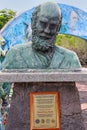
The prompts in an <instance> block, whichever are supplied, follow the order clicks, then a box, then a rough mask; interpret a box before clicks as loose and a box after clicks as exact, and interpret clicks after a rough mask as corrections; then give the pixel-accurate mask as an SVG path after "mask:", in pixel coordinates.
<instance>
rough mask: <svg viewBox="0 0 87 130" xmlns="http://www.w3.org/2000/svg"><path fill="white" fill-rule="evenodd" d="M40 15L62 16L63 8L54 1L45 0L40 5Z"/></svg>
mask: <svg viewBox="0 0 87 130" xmlns="http://www.w3.org/2000/svg"><path fill="white" fill-rule="evenodd" d="M40 15H41V16H45V17H46V16H47V17H58V18H60V17H61V10H60V8H59V7H58V5H57V4H56V3H54V2H45V3H43V4H42V5H41V7H40Z"/></svg>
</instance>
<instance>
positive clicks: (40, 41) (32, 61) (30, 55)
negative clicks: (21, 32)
mask: <svg viewBox="0 0 87 130" xmlns="http://www.w3.org/2000/svg"><path fill="white" fill-rule="evenodd" d="M61 23H62V14H61V10H60V8H59V7H58V5H57V4H56V3H53V2H46V3H43V4H42V5H40V6H38V7H37V8H36V9H35V11H34V12H33V14H32V19H31V25H32V43H31V44H29V43H27V44H22V45H17V46H15V47H13V48H12V49H11V50H10V51H8V53H7V54H6V58H5V60H4V62H3V64H2V67H3V69H75V70H76V69H77V70H80V69H81V64H80V62H79V59H78V57H77V55H76V53H75V52H73V51H70V50H68V49H64V48H62V47H59V46H56V45H55V40H56V34H57V32H59V30H60V27H61Z"/></svg>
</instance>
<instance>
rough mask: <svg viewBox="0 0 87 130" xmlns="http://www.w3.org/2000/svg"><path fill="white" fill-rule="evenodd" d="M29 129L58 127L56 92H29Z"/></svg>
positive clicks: (58, 115)
mask: <svg viewBox="0 0 87 130" xmlns="http://www.w3.org/2000/svg"><path fill="white" fill-rule="evenodd" d="M30 109H31V111H30V113H31V114H30V115H31V117H30V125H31V129H58V130H59V128H60V121H59V120H60V113H59V96H58V92H37V93H31V94H30Z"/></svg>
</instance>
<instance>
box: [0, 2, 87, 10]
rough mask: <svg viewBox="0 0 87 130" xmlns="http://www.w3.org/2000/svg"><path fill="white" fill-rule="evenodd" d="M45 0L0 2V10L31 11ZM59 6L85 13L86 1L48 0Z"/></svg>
mask: <svg viewBox="0 0 87 130" xmlns="http://www.w3.org/2000/svg"><path fill="white" fill-rule="evenodd" d="M46 1H47V0H0V10H2V9H4V8H7V9H12V10H13V11H16V12H23V11H25V10H28V9H31V8H33V7H35V6H37V5H39V4H41V3H43V2H46ZM49 1H54V2H58V3H61V4H66V5H71V6H74V7H77V8H79V9H81V10H83V11H85V12H87V1H86V0H49Z"/></svg>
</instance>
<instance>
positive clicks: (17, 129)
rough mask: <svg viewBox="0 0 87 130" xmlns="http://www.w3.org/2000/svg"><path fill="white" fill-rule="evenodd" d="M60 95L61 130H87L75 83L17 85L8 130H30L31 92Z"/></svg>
mask: <svg viewBox="0 0 87 130" xmlns="http://www.w3.org/2000/svg"><path fill="white" fill-rule="evenodd" d="M53 91H54V92H56V91H58V92H59V93H60V111H61V119H60V121H61V130H85V128H84V125H83V121H82V116H81V107H80V100H79V93H78V90H77V88H76V86H75V82H56V83H46V82H39V83H37V82H34V83H33V82H32V83H15V87H14V94H13V98H12V103H11V108H10V112H9V116H8V122H7V126H6V130H30V119H29V114H30V113H29V112H30V110H29V108H30V107H29V96H30V95H29V94H30V92H53Z"/></svg>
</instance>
